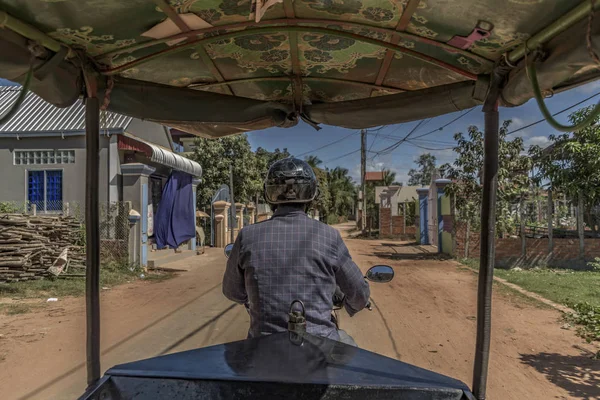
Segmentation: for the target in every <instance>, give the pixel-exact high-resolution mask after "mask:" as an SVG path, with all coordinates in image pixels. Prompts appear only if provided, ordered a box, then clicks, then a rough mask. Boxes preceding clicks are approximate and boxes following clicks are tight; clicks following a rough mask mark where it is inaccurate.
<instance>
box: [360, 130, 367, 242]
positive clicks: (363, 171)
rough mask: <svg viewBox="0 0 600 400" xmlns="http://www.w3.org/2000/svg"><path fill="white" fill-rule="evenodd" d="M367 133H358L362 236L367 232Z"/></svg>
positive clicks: (362, 131) (363, 131)
mask: <svg viewBox="0 0 600 400" xmlns="http://www.w3.org/2000/svg"><path fill="white" fill-rule="evenodd" d="M366 175H367V131H366V130H364V129H363V130H361V131H360V176H361V181H362V215H361V226H362V232H363V234H364V233H366V232H367V176H366Z"/></svg>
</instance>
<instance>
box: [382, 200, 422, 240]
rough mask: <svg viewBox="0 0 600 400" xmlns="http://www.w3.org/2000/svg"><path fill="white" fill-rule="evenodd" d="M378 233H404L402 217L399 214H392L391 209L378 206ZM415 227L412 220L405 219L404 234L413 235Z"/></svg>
mask: <svg viewBox="0 0 600 400" xmlns="http://www.w3.org/2000/svg"><path fill="white" fill-rule="evenodd" d="M379 229H380V230H379V235H380V236H384V237H385V236H400V235H404V234H405V233H404V217H403V216H401V215H396V216H392V209H391V208H385V207H380V208H379ZM415 234H416V227H415V223H414V221H412V222H411V221H408V220H407V221H406V235H407V236H411V237H412V238H414V237H415Z"/></svg>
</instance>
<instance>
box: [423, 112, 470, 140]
mask: <svg viewBox="0 0 600 400" xmlns="http://www.w3.org/2000/svg"><path fill="white" fill-rule="evenodd" d="M474 109H475V107H473V108H471V109H469V110H467V111H465V112H464V113H462V114H460V115H459V116H458V117H456V118H454V119H453V120H452V121H450V122H447V123H445V124H444V125H442V126H440V127H439V128H437V129H434V130H432V131H429V132H427V133H424V134H422V135H419V136H415V137H414V138H413V139H418V138H422V137H423V136H428V135H431V134H434V133H436V132H440V131H442V130H444V128H446V127H447V126H449V125H452V124H453V123H455V122H456V121H458V120H459V119H461V118H462V117H464V116H465V115H467V114H469V113H470V112H471V111H473V110H474Z"/></svg>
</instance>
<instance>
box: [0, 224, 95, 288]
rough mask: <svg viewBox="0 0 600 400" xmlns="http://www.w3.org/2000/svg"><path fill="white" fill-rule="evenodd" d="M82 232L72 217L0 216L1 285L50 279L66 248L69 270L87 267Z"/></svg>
mask: <svg viewBox="0 0 600 400" xmlns="http://www.w3.org/2000/svg"><path fill="white" fill-rule="evenodd" d="M81 229H82V228H81V225H80V223H79V222H78V221H77V220H76V219H75V218H73V217H66V216H32V215H25V214H3V215H0V282H17V281H25V280H31V279H41V278H42V277H44V276H48V275H49V272H48V269H49V268H50V267H52V265H53V264H54V263H55V261H56V260H57V258H58V257H59V256H60V255H61V253H62V252H63V250H64V249H65V248H68V249H69V251H68V258H69V260H68V266H69V267H80V268H81V267H84V265H85V247H84V246H79V245H78V244H80V243H81V239H82V238H81V233H80V232H81Z"/></svg>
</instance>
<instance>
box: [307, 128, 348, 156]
mask: <svg viewBox="0 0 600 400" xmlns="http://www.w3.org/2000/svg"><path fill="white" fill-rule="evenodd" d="M357 133H360V131H355V132H352V133H350V134H349V135H346V136H344V137H343V138H341V139H338V140H335V141H333V142H331V143H328V144H326V145H323V146H321V147H317V148H316V149H312V150H309V151H305V152H304V153H301V154H298V155H297V156H296V157H298V158H300V157H302V156H305V155H307V154H310V153H315V152H317V151H319V150H323V149H324V148H327V147H329V146H333V145H334V144H336V143H339V142H341V141H342V140H346V139H348V138H349V137H350V136H352V135H356V134H357Z"/></svg>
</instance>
